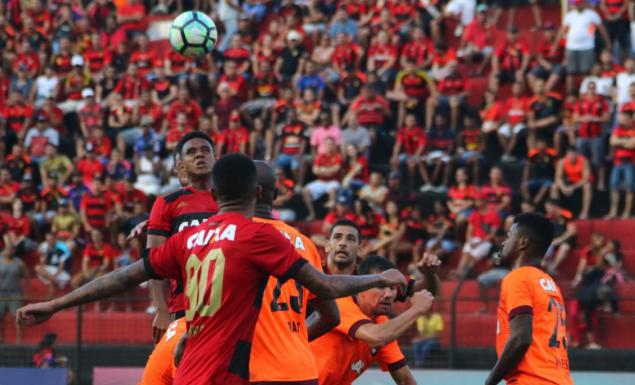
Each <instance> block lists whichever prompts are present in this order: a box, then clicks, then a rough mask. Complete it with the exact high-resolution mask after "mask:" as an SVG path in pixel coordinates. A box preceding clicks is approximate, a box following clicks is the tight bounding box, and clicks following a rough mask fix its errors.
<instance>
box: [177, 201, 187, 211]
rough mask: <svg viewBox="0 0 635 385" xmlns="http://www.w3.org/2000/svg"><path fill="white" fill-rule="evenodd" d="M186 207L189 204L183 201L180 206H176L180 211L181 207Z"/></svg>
mask: <svg viewBox="0 0 635 385" xmlns="http://www.w3.org/2000/svg"><path fill="white" fill-rule="evenodd" d="M185 206H187V202H183V201H181V202H179V204H178V205H176V208H177V209H180V208H181V207H185Z"/></svg>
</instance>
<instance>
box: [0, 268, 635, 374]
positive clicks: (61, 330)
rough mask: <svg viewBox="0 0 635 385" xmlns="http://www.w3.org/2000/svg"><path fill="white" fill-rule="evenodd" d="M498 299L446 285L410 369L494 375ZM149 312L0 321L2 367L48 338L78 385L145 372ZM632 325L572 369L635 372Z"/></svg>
mask: <svg viewBox="0 0 635 385" xmlns="http://www.w3.org/2000/svg"><path fill="white" fill-rule="evenodd" d="M495 294H496V293H495V292H494V291H492V292H491V295H492V298H490V300H489V302H488V306H487V312H486V313H481V312H480V310H481V309H482V308H483V304H482V302H481V300H480V298H479V296H478V287H477V286H476V282H475V281H471V280H470V281H465V282H460V283H459V282H458V281H453V282H452V283H447V282H444V284H443V288H442V292H441V294H440V295H439V296H438V297H437V299H436V300H435V303H434V305H433V308H432V312H434V313H438V314H440V315H441V318H442V319H443V327H444V328H443V329H444V330H443V331H442V332H441V333H440V338H439V342H440V347H439V348H434V349H432V350H431V351H430V352H429V354H428V355H427V357H426V359H425V361H424V362H423V363H420V364H416V363H415V354H414V346H413V344H412V342H413V340H416V339H417V337H418V332H417V329H416V327H415V326H413V327H411V328H410V329H409V330H408V332H407V333H405V335H404V336H402V338H400V341H399V342H400V345H401V347H402V350H403V351H404V354H405V355H406V357H407V358H408V360H409V363H410V365H411V366H412V367H420V368H432V369H454V368H459V369H487V368H490V367H491V365H493V363H494V362H495V360H496V355H495V351H494V349H493V347H494V342H495V333H496V314H495V310H496V298H494V297H493V296H494V295H495ZM5 301H6V300H1V299H0V306H4V303H3V302H5ZM620 301H621V302H624V303H626V302H630V303H635V297H629V298H621V299H620ZM22 302H23V304H26V303H28V302H35V300H28V301H22ZM130 303H131V304H132V306H131V307H132V308H133V309H135V311H133V312H125V311H124V310H125V308H126V307H127V306H126V304H130ZM147 304H148V302H147V298H142V297H137V298H129V297H128V298H115V299H112V300H109V301H104V302H103V303H102V304H101V308H102V310H106V309H110V308H114V310H115V311H102V312H97V311H96V309H95V305H94V304H91V305H86V306H82V307H78V308H74V309H69V310H65V311H62V312H60V313H58V314H56V315H55V316H54V317H53V318H51V319H50V320H49V321H48V322H46V323H44V324H42V325H38V326H35V327H28V328H22V329H21V330H20V329H19V328H18V327H17V325H16V324H15V321H14V319H13V318H12V317H9V316H5V318H4V319H3V320H1V321H0V325H1V326H2V327H1V328H0V341H3V342H1V344H0V367H33V366H34V364H33V355H34V354H35V353H36V351H37V347H38V344H39V343H40V341H41V340H42V338H43V337H44V336H45V335H46V334H47V333H55V334H56V335H57V341H56V345H55V347H56V352H57V354H58V355H60V356H66V357H67V358H68V368H69V369H70V370H71V371H72V372H73V373H74V374H75V378H76V379H77V380H78V381H76V382H75V383H76V384H87V385H88V384H91V383H92V377H93V369H94V368H96V367H143V365H144V364H145V361H146V360H147V357H148V354H149V353H150V351H151V349H152V342H151V340H152V337H151V336H152V326H151V324H152V318H153V316H152V315H149V314H146V313H145V312H144V311H143V309H145V306H147ZM407 307H408V304H401V303H396V304H395V306H394V309H393V310H394V313H395V314H399V313H400V312H402V311H404V310H405V309H406V308H407ZM625 308H628V307H627V306H625ZM608 320H610V321H611V322H608ZM634 321H635V314H632V313H630V312H629V313H627V314H618V315H613V314H612V315H601V316H600V324H599V325H600V328H601V330H599V331H598V333H597V334H598V338H599V339H600V341H608V339H607V337H610V338H612V339H613V340H617V342H615V341H614V345H615V346H613V347H618V348H620V349H604V350H600V351H587V350H583V349H571V350H570V355H571V357H572V358H571V365H572V367H577V368H580V369H584V370H614V371H620V370H631V371H632V365H626V366H625V365H623V363H625V362H631V363H632V362H633V361H634V360H635V331H633V329H632V325H633V322H634ZM614 335H617V336H614ZM601 343H602V342H601ZM620 344H621V345H620ZM606 346H611V345H606ZM629 368H630V369H629ZM0 378H2V377H0ZM2 384H3V385H4V383H3V382H2Z"/></svg>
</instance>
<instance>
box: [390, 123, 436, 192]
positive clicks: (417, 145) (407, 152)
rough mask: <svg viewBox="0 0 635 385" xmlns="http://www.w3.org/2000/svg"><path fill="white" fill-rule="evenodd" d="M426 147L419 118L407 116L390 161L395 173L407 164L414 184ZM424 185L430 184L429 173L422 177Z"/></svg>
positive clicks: (398, 134)
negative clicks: (418, 121)
mask: <svg viewBox="0 0 635 385" xmlns="http://www.w3.org/2000/svg"><path fill="white" fill-rule="evenodd" d="M425 147H426V134H425V131H424V130H423V128H421V127H420V126H419V125H417V118H416V117H415V116H414V115H413V114H408V115H406V118H405V119H404V126H403V127H402V128H400V129H398V130H397V137H396V140H395V145H394V147H393V149H392V159H391V161H390V163H391V168H392V169H393V171H399V166H400V165H401V164H404V163H405V164H406V165H407V167H408V174H409V175H410V181H411V182H412V183H413V184H414V177H415V175H414V173H415V168H416V167H417V165H418V164H419V162H420V161H421V155H422V154H423V152H424V151H425ZM421 178H422V179H423V181H424V183H426V184H428V183H430V180H429V177H428V174H427V172H426V173H425V174H422V175H421Z"/></svg>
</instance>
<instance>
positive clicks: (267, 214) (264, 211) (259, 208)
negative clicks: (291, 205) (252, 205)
mask: <svg viewBox="0 0 635 385" xmlns="http://www.w3.org/2000/svg"><path fill="white" fill-rule="evenodd" d="M254 216H255V217H258V218H264V219H273V215H272V214H271V205H266V204H257V205H256V209H255V210H254Z"/></svg>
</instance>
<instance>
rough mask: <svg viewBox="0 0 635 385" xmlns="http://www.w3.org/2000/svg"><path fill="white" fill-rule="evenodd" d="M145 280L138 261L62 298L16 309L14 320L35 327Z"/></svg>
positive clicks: (144, 270)
mask: <svg viewBox="0 0 635 385" xmlns="http://www.w3.org/2000/svg"><path fill="white" fill-rule="evenodd" d="M148 278H149V276H148V274H147V273H146V269H145V267H144V266H143V261H137V262H135V263H133V264H132V265H129V266H126V267H124V268H120V269H117V270H115V271H112V272H110V273H108V274H106V275H103V276H101V277H99V278H97V279H95V280H93V281H91V282H89V283H87V284H86V285H84V286H82V287H80V288H78V289H75V290H73V291H72V292H70V293H68V294H66V295H64V296H62V297H59V298H56V299H53V300H51V301H47V302H40V303H35V304H31V305H27V306H24V307H22V308H20V309H18V311H17V313H16V319H17V321H18V322H19V323H20V324H23V325H37V324H40V323H42V322H44V321H46V320H48V319H49V318H51V316H53V314H55V313H57V312H58V311H60V310H64V309H67V308H69V307H73V306H79V305H83V304H85V303H90V302H94V301H98V300H101V299H104V298H108V297H111V296H112V295H114V294H117V293H120V292H122V291H124V290H128V289H131V288H133V287H134V286H135V285H138V284H140V283H141V282H144V281H146V280H147V279H148Z"/></svg>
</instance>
